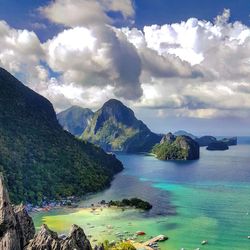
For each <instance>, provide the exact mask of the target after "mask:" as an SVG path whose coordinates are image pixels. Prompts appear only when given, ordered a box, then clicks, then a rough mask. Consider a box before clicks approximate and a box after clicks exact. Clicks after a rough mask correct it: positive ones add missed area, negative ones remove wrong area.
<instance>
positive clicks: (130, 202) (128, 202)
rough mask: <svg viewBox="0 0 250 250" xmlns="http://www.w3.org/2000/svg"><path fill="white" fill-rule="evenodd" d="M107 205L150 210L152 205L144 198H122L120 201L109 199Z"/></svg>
mask: <svg viewBox="0 0 250 250" xmlns="http://www.w3.org/2000/svg"><path fill="white" fill-rule="evenodd" d="M108 206H116V207H134V208H137V209H142V210H150V209H151V208H152V207H153V206H152V205H151V204H150V203H149V202H147V201H144V200H141V199H139V198H131V199H123V200H121V201H112V200H111V201H109V202H108Z"/></svg>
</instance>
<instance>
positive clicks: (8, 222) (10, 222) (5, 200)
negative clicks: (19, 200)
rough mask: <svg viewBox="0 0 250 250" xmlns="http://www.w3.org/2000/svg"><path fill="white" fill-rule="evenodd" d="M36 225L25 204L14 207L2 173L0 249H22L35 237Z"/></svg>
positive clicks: (0, 182)
mask: <svg viewBox="0 0 250 250" xmlns="http://www.w3.org/2000/svg"><path fill="white" fill-rule="evenodd" d="M34 234H35V227H34V224H33V221H32V219H31V217H30V216H29V215H28V213H27V212H26V210H25V208H24V206H23V205H20V206H17V207H14V206H12V204H11V203H10V199H9V194H8V191H7V189H6V187H5V185H4V179H3V176H2V175H0V249H1V250H22V249H23V248H24V247H25V245H27V244H28V242H29V240H30V239H32V238H33V237H34Z"/></svg>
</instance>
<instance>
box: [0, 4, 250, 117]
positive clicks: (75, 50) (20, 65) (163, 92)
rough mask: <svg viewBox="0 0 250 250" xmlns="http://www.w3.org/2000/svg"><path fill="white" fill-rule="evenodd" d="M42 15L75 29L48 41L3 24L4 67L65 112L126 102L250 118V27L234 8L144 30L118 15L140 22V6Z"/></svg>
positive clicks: (54, 9) (57, 9)
mask: <svg viewBox="0 0 250 250" xmlns="http://www.w3.org/2000/svg"><path fill="white" fill-rule="evenodd" d="M87 7H88V8H87ZM87 10H88V11H87ZM90 10H95V11H90ZM41 11H42V12H43V14H44V15H46V16H47V18H49V19H50V20H51V21H53V22H55V23H58V24H63V25H64V26H67V27H64V30H63V31H61V32H59V33H58V34H56V35H55V36H54V37H52V38H51V39H49V40H47V41H46V42H45V43H43V44H41V42H40V41H39V39H38V38H37V36H36V34H35V33H34V32H32V31H28V30H16V29H13V28H11V27H10V26H9V25H8V24H7V23H6V22H4V21H1V22H0V46H1V51H0V65H1V66H3V67H5V68H6V69H7V70H9V71H11V72H12V73H15V74H16V75H18V76H20V74H21V75H22V79H25V81H26V82H27V84H28V85H29V86H30V87H32V88H33V89H34V90H36V91H38V92H39V93H41V94H43V95H44V96H46V97H47V98H49V99H50V100H51V101H52V102H53V104H54V105H55V107H56V108H57V109H58V110H61V109H63V108H66V107H67V106H69V105H71V104H77V105H81V106H86V107H91V108H93V107H94V108H97V107H98V106H100V105H101V104H102V103H103V102H104V101H106V100H107V99H109V98H121V99H122V100H123V101H125V102H126V103H127V104H128V105H131V106H133V107H144V108H150V109H155V110H156V111H159V112H160V114H161V115H171V116H173V115H174V116H182V117H183V116H187V117H199V118H211V117H217V116H221V117H225V116H228V115H230V116H240V117H243V116H245V117H250V115H249V114H250V112H249V111H250V28H249V27H248V26H246V25H244V24H242V23H241V22H239V21H236V22H234V23H231V22H230V11H229V10H224V11H223V13H222V14H221V15H219V16H217V17H216V18H215V20H214V21H213V22H211V21H206V20H198V19H197V18H189V19H188V20H186V21H182V22H179V23H172V24H164V25H161V26H160V25H151V26H145V27H144V28H143V29H138V28H135V27H134V28H129V27H122V28H117V27H115V26H114V20H112V19H111V18H110V16H111V15H109V14H110V12H113V11H115V12H119V13H120V14H121V15H122V16H123V18H124V19H129V18H132V17H133V16H134V14H135V13H134V7H133V4H132V1H118V0H98V1H94V0H93V1H87V0H76V1H70V0H56V1H53V2H51V3H50V4H49V5H48V6H45V7H43V8H42V9H41ZM72 13H74V15H72ZM69 14H70V15H69Z"/></svg>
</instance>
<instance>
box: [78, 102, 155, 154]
mask: <svg viewBox="0 0 250 250" xmlns="http://www.w3.org/2000/svg"><path fill="white" fill-rule="evenodd" d="M82 138H83V139H85V140H88V141H90V142H93V143H96V144H98V145H100V146H101V147H103V148H104V149H105V150H115V151H117V150H118V151H127V152H142V151H143V152H146V151H149V150H150V149H151V148H152V146H153V144H155V143H158V142H159V141H160V137H159V136H158V135H156V134H154V133H152V132H151V131H150V130H149V128H148V127H147V126H146V125H145V124H144V123H143V122H142V121H140V120H138V119H137V118H136V117H135V114H134V112H133V110H132V109H130V108H129V107H127V106H125V105H124V104H123V103H122V102H121V101H119V100H116V99H110V100H108V101H107V102H105V103H104V104H103V106H102V107H101V108H100V109H99V110H98V111H96V112H95V114H94V116H93V118H92V121H91V123H90V124H89V125H88V127H87V128H86V129H85V131H84V133H83V135H82Z"/></svg>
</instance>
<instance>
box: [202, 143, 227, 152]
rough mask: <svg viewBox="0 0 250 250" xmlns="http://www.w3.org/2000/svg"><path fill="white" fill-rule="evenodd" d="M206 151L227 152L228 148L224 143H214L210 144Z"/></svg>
mask: <svg viewBox="0 0 250 250" xmlns="http://www.w3.org/2000/svg"><path fill="white" fill-rule="evenodd" d="M206 149H207V150H211V151H215V150H219V151H223V150H228V149H229V147H228V145H227V143H226V142H223V141H214V142H212V143H210V144H209V145H208V146H207V148H206Z"/></svg>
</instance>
